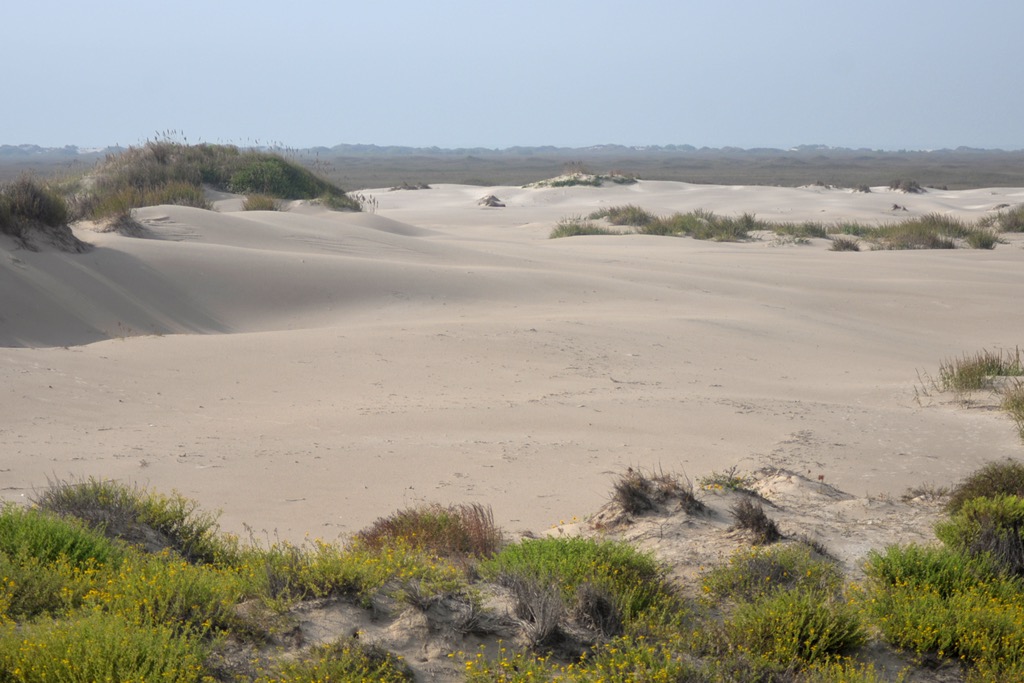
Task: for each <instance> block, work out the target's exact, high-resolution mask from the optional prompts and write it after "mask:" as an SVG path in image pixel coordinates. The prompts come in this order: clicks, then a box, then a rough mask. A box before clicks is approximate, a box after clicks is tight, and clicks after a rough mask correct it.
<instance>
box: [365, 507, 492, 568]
mask: <svg viewBox="0 0 1024 683" xmlns="http://www.w3.org/2000/svg"><path fill="white" fill-rule="evenodd" d="M357 537H358V538H359V540H360V541H361V542H362V543H363V544H364V545H365V546H366V547H367V548H371V549H375V550H381V549H384V548H386V547H388V546H390V545H392V544H394V543H395V542H396V541H403V542H405V543H407V544H409V545H410V546H411V547H413V548H417V549H419V550H421V551H424V552H428V553H432V554H434V555H437V556H439V557H448V558H451V557H458V556H473V557H487V556H490V555H493V554H494V553H495V552H497V550H498V548H499V547H500V546H501V542H502V534H501V530H500V529H499V528H498V527H496V526H495V525H494V515H493V513H492V512H491V508H490V507H488V506H485V505H480V504H478V503H477V504H472V505H449V506H447V507H444V506H441V505H436V504H435V505H428V506H424V507H419V508H413V509H408V510H402V511H400V512H396V513H395V514H393V515H390V516H388V517H381V518H380V519H378V520H377V521H376V522H374V523H373V524H372V525H371V526H370V527H369V528H368V529H364V530H363V531H360V532H359V534H358V535H357Z"/></svg>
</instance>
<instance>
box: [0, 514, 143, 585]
mask: <svg viewBox="0 0 1024 683" xmlns="http://www.w3.org/2000/svg"><path fill="white" fill-rule="evenodd" d="M0 553H3V554H5V555H7V556H8V558H18V557H24V558H35V559H37V560H39V561H40V562H42V563H46V564H49V563H52V562H56V561H57V560H61V559H63V560H66V561H67V562H68V563H69V564H70V565H71V566H73V567H78V568H81V569H84V568H87V567H93V566H96V565H105V564H110V563H113V562H118V561H120V560H121V558H122V557H123V553H122V551H121V550H120V549H119V548H117V547H115V546H114V545H113V544H112V543H111V542H110V541H109V540H108V539H106V538H104V537H103V535H102V534H100V533H97V532H95V531H92V530H90V529H88V528H86V527H85V526H84V525H83V524H80V523H76V522H75V521H73V520H64V519H61V518H60V517H57V516H56V515H52V514H49V513H47V512H45V511H43V510H33V509H26V508H23V507H20V506H17V505H13V504H6V505H4V506H3V508H2V510H0Z"/></svg>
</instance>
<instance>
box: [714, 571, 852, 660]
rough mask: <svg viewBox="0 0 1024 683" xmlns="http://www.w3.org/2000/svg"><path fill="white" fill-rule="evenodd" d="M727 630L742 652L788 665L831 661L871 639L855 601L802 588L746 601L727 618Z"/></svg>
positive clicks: (734, 645)
mask: <svg viewBox="0 0 1024 683" xmlns="http://www.w3.org/2000/svg"><path fill="white" fill-rule="evenodd" d="M725 631H726V634H727V636H728V638H729V641H730V643H731V644H732V645H733V647H735V648H736V649H737V650H739V651H740V652H746V653H750V654H752V655H754V656H757V657H763V658H764V659H766V660H768V661H770V662H773V663H775V664H778V665H782V666H790V665H792V664H793V663H795V662H799V663H801V664H815V663H822V662H828V661H829V660H831V659H833V658H835V657H836V656H838V655H840V654H842V653H843V652H847V651H850V650H852V649H854V648H856V647H859V646H860V645H862V644H863V643H864V642H865V641H866V640H867V635H866V632H865V630H864V626H863V625H862V623H861V621H860V618H859V615H858V613H857V611H856V610H855V609H854V608H853V607H851V606H850V605H847V604H845V603H843V602H840V601H834V600H831V599H828V598H826V597H825V596H823V595H822V594H820V593H817V592H815V591H801V590H790V591H779V592H776V593H771V594H769V595H767V596H766V597H763V598H761V599H759V600H756V601H754V602H745V603H741V604H740V605H738V606H737V607H736V610H735V612H733V614H732V616H731V618H729V619H728V620H727V621H726V624H725Z"/></svg>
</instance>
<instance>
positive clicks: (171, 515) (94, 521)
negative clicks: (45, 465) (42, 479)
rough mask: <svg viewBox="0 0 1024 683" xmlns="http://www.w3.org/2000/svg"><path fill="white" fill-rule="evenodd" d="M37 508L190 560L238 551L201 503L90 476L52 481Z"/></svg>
mask: <svg viewBox="0 0 1024 683" xmlns="http://www.w3.org/2000/svg"><path fill="white" fill-rule="evenodd" d="M35 504H36V505H37V506H38V507H39V508H40V509H42V510H48V511H50V512H53V513H55V514H57V515H60V516H62V517H75V518H78V519H80V520H82V521H84V522H85V523H86V524H88V525H89V526H91V527H94V528H96V529H100V530H102V531H103V532H104V533H105V534H106V535H107V536H109V537H111V538H117V539H120V540H123V541H126V542H128V543H132V544H136V545H141V546H142V547H143V548H145V549H146V550H150V551H154V552H155V551H159V550H162V549H164V548H170V549H173V550H174V551H175V552H177V553H179V554H180V555H181V556H182V557H184V558H185V559H187V560H188V561H190V562H199V563H218V562H220V563H223V562H230V561H231V555H232V554H233V553H234V552H235V550H236V548H235V547H234V544H233V543H232V542H231V541H230V540H229V539H227V538H225V537H224V536H222V535H221V534H220V527H219V526H218V524H217V517H218V515H217V514H215V513H211V512H206V511H203V510H201V509H200V508H199V504H198V503H197V502H195V501H194V500H190V499H188V498H185V497H184V496H182V495H180V494H177V493H175V494H171V495H164V494H161V493H155V492H149V491H146V490H145V489H139V488H135V487H131V486H127V485H125V484H122V483H120V482H116V481H110V480H101V479H92V478H91V479H87V480H83V481H80V482H64V481H53V482H50V485H49V487H48V488H47V489H46V490H44V491H43V492H42V493H41V494H40V495H39V496H37V498H36V500H35Z"/></svg>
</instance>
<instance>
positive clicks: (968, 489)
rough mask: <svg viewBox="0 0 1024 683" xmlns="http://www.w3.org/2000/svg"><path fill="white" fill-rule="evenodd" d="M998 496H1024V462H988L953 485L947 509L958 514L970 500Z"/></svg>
mask: <svg viewBox="0 0 1024 683" xmlns="http://www.w3.org/2000/svg"><path fill="white" fill-rule="evenodd" d="M998 496H1024V463H1021V462H1018V461H1016V460H1000V461H997V462H990V463H986V464H985V465H983V466H982V467H981V468H979V469H978V470H976V471H975V472H972V473H971V474H970V475H968V476H967V477H966V478H965V479H964V480H963V481H961V482H960V483H958V484H957V485H956V486H955V487H953V491H952V492H951V493H950V496H949V501H948V502H947V503H946V511H947V512H949V513H950V514H956V513H957V512H959V511H960V508H962V507H963V506H964V504H965V503H967V501H969V500H973V499H975V498H995V497H998Z"/></svg>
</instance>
